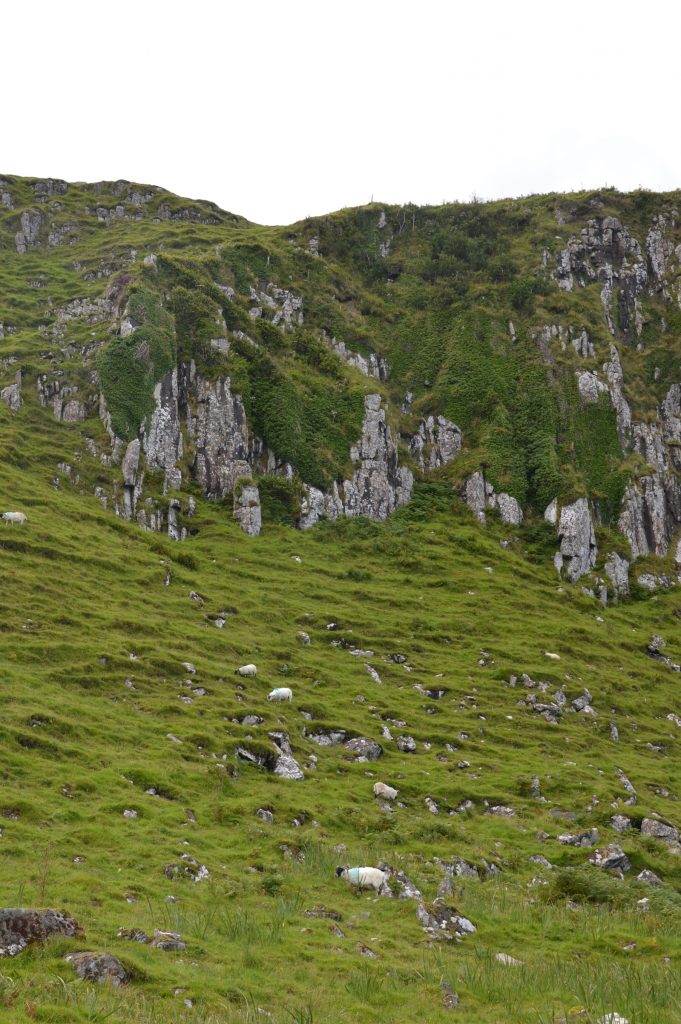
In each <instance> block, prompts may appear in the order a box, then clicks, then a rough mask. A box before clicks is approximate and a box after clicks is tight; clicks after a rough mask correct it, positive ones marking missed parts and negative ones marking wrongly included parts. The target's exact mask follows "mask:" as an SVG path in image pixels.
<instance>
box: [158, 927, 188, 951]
mask: <svg viewBox="0 0 681 1024" xmlns="http://www.w3.org/2000/svg"><path fill="white" fill-rule="evenodd" d="M151 945H152V946H154V947H155V948H156V949H165V950H166V951H167V952H181V951H182V950H183V949H186V948H187V943H186V942H183V941H182V938H181V936H180V934H179V932H162V931H159V930H158V928H157V929H156V930H155V931H154V937H153V939H152V940H151Z"/></svg>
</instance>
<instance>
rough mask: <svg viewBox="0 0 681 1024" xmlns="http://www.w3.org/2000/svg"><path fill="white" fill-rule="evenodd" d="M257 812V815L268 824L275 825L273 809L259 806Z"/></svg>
mask: <svg viewBox="0 0 681 1024" xmlns="http://www.w3.org/2000/svg"><path fill="white" fill-rule="evenodd" d="M255 813H256V816H257V817H258V818H260V820H261V821H264V822H265V823H266V824H267V825H274V815H273V814H272V811H268V810H266V808H264V807H259V808H258V810H257V811H256V812H255Z"/></svg>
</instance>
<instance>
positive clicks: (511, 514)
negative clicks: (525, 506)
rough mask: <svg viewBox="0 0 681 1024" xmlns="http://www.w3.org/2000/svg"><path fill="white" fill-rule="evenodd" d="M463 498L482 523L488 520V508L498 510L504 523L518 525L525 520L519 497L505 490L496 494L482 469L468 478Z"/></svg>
mask: <svg viewBox="0 0 681 1024" xmlns="http://www.w3.org/2000/svg"><path fill="white" fill-rule="evenodd" d="M463 500H464V501H465V503H466V504H467V505H468V507H469V509H470V510H471V512H473V514H474V515H475V517H476V518H477V519H478V520H479V521H480V522H481V523H485V522H487V514H486V509H493V510H496V511H497V512H498V513H499V517H500V519H501V521H502V523H508V524H510V525H512V526H518V525H519V524H520V523H522V521H523V510H522V509H521V507H520V505H519V503H518V501H517V499H516V498H514V497H512V496H511V495H510V494H506V493H505V492H502V493H501V494H496V493H495V491H494V487H493V486H492V484H491V483H489V481H487V480H485V476H484V473H483V472H482V470H480V469H479V470H478V471H477V472H476V473H473V474H472V475H471V476H469V477H468V479H467V480H466V483H465V484H464V488H463Z"/></svg>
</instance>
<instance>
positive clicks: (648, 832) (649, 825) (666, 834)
mask: <svg viewBox="0 0 681 1024" xmlns="http://www.w3.org/2000/svg"><path fill="white" fill-rule="evenodd" d="M641 835H642V836H653V837H654V838H655V839H661V840H662V841H663V842H665V843H668V844H669V845H671V844H677V843H678V842H679V830H678V828H675V827H674V825H665V824H664V823H663V822H661V821H655V819H654V818H644V819H643V821H642V822H641Z"/></svg>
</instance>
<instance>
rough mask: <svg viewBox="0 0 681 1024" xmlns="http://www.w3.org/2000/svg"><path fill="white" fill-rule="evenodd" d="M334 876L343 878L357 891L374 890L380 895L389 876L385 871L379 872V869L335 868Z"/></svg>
mask: <svg viewBox="0 0 681 1024" xmlns="http://www.w3.org/2000/svg"><path fill="white" fill-rule="evenodd" d="M336 875H337V877H338V878H344V879H345V881H346V882H349V883H350V885H354V886H356V887H357V888H358V889H375V890H376V892H378V893H380V892H381V890H382V889H383V886H384V885H386V884H387V881H388V878H389V875H388V872H387V871H381V869H380V868H370V867H362V868H350V867H347V866H346V867H344V868H336Z"/></svg>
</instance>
